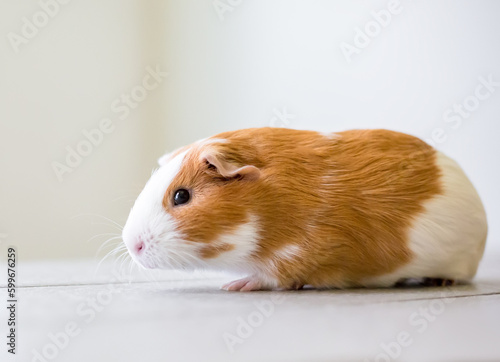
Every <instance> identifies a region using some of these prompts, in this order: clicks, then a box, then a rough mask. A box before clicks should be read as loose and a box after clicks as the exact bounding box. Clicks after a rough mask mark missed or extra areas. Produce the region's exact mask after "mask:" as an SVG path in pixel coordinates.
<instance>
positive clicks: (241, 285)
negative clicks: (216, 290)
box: [221, 276, 269, 292]
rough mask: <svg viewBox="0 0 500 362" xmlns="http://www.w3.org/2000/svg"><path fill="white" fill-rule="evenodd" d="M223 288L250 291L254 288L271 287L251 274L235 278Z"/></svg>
mask: <svg viewBox="0 0 500 362" xmlns="http://www.w3.org/2000/svg"><path fill="white" fill-rule="evenodd" d="M221 289H224V290H228V291H240V292H250V291H252V290H262V289H269V288H266V286H265V285H264V283H262V281H261V280H259V279H258V278H257V277H255V276H250V277H246V278H242V279H238V280H233V281H232V282H230V283H227V284H224V285H223V286H222V287H221Z"/></svg>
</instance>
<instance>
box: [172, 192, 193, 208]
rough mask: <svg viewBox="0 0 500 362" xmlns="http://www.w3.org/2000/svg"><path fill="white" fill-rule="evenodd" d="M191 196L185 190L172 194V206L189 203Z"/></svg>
mask: <svg viewBox="0 0 500 362" xmlns="http://www.w3.org/2000/svg"><path fill="white" fill-rule="evenodd" d="M190 198H191V195H190V194H189V191H188V190H186V189H179V190H177V191H175V192H174V205H182V204H185V203H186V202H188V201H189V199H190Z"/></svg>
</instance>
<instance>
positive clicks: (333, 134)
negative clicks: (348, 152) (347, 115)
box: [320, 132, 342, 140]
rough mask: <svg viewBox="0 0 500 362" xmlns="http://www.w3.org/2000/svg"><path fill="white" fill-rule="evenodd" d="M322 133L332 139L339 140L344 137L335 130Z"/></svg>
mask: <svg viewBox="0 0 500 362" xmlns="http://www.w3.org/2000/svg"><path fill="white" fill-rule="evenodd" d="M320 134H321V135H322V136H324V137H326V138H328V139H331V140H338V139H341V138H342V136H341V135H339V134H337V133H334V132H320Z"/></svg>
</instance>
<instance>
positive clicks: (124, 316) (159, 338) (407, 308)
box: [0, 255, 500, 362]
mask: <svg viewBox="0 0 500 362" xmlns="http://www.w3.org/2000/svg"><path fill="white" fill-rule="evenodd" d="M95 269H96V263H95V262H94V261H78V262H66V263H61V262H43V263H24V264H21V265H19V266H18V275H19V282H18V283H19V286H18V290H17V294H18V299H19V305H18V310H17V313H18V321H19V326H18V331H17V333H18V337H17V338H18V341H17V343H18V355H17V357H16V358H17V359H13V358H11V357H12V356H10V355H9V354H7V352H6V348H5V343H4V342H3V341H2V343H1V345H2V346H3V347H2V351H1V352H0V356H1V358H0V360H1V361H14V360H15V361H22V362H25V361H38V362H41V361H64V362H66V361H67V362H80V361H134V362H135V361H148V362H153V361H196V362H199V361H217V362H219V361H220V362H223V361H307V362H310V361H311V362H327V361H370V362H371V361H377V362H380V361H396V360H397V361H450V362H451V361H500V255H486V257H485V260H484V261H483V264H482V266H481V268H480V271H479V274H478V276H477V278H476V281H475V283H474V284H472V285H467V286H456V287H443V288H404V289H403V288H397V289H378V290H366V289H357V290H329V291H316V290H303V291H293V292H251V293H238V292H225V291H221V290H219V286H220V285H221V284H222V283H223V282H225V281H228V280H229V279H230V277H227V276H225V277H224V276H221V275H203V274H199V273H198V274H188V275H186V274H182V273H178V272H167V273H161V274H157V275H155V278H156V279H157V280H156V281H153V280H151V278H152V276H146V275H138V274H134V276H133V277H132V280H133V281H132V282H129V281H128V280H127V278H124V277H123V275H120V274H118V273H113V272H112V270H113V269H112V265H111V264H107V265H103V266H102V267H101V268H100V269H99V271H98V272H97V274H96V275H94V274H95ZM0 270H2V271H3V270H6V268H5V267H4V265H1V269H0ZM2 273H3V272H2ZM127 273H128V272H127ZM127 273H124V274H127ZM115 274H116V275H115ZM2 279H3V280H2V281H1V282H0V286H1V288H2V289H1V290H2V296H3V299H4V300H6V299H7V298H6V289H5V279H6V278H5V277H4V278H2ZM0 315H1V320H0V325H1V326H2V327H1V328H2V336H6V334H7V330H6V324H7V318H8V317H7V314H6V308H4V307H2V308H1V314H0ZM3 338H4V340H6V337H3ZM37 354H39V355H38V356H39V357H35V356H37ZM5 356H6V357H5ZM4 357H5V358H4Z"/></svg>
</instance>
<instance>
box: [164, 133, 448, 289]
mask: <svg viewBox="0 0 500 362" xmlns="http://www.w3.org/2000/svg"><path fill="white" fill-rule="evenodd" d="M212 139H223V140H227V142H214V143H207V144H203V143H201V144H200V145H196V144H195V145H193V146H192V147H191V148H190V149H189V151H188V153H187V155H186V157H185V159H184V164H183V166H182V168H181V171H180V172H179V174H178V175H177V176H176V177H175V178H174V180H173V182H172V183H171V184H170V186H169V187H168V190H167V192H166V193H165V196H164V200H163V207H164V208H165V209H166V211H167V212H169V213H170V214H171V215H173V217H174V218H175V219H176V220H177V222H178V223H179V225H180V226H179V227H180V229H181V231H182V232H183V233H184V235H185V236H186V237H187V239H188V240H191V241H194V242H199V243H203V244H204V245H205V247H204V249H203V250H205V251H203V252H202V255H201V256H202V257H204V258H215V257H217V256H218V255H219V254H220V253H223V252H225V251H227V250H229V248H230V246H224V245H213V244H211V243H214V242H215V241H216V240H217V238H218V237H219V236H220V235H222V234H225V233H230V232H231V231H233V230H235V228H236V227H238V226H239V225H241V224H242V223H244V222H245V221H247V220H248V216H249V214H252V215H256V216H257V218H258V222H259V227H260V237H261V238H260V240H259V248H258V249H257V251H256V252H255V254H254V255H252V260H251V261H249V262H251V263H254V264H255V266H256V268H259V269H262V270H263V272H265V273H269V274H272V275H270V276H272V277H275V278H277V279H278V280H279V284H280V286H282V287H292V286H294V285H303V284H311V285H314V286H317V287H326V286H330V287H331V286H336V287H344V286H357V285H361V284H362V280H363V279H364V278H366V277H373V276H377V275H382V274H385V273H390V272H392V271H394V270H396V269H397V268H398V267H400V266H402V265H404V264H405V263H407V262H409V261H410V260H411V258H412V255H411V252H410V250H409V248H408V245H407V232H408V229H409V226H410V224H411V222H412V220H413V219H414V218H415V217H416V216H417V214H418V213H419V212H421V211H422V205H423V203H424V202H425V201H426V200H428V199H430V198H432V197H433V196H434V195H437V194H439V193H440V192H441V186H440V183H439V177H440V175H439V170H438V168H437V166H436V165H435V151H434V150H433V149H432V148H431V147H430V146H428V145H427V144H426V143H424V142H423V141H421V140H419V139H417V138H415V137H412V136H409V135H406V134H402V133H397V132H392V131H387V130H353V131H346V132H340V133H337V137H327V136H324V135H321V134H319V133H317V132H313V131H298V130H291V129H283V128H256V129H247V130H239V131H234V132H225V133H221V134H219V135H216V136H214V137H212ZM184 149H185V148H184ZM206 153H209V154H212V155H216V156H215V157H217V159H218V160H219V162H221V163H222V164H225V165H231V167H232V169H237V168H240V167H243V166H255V167H256V168H258V169H259V170H260V174H257V175H258V176H257V177H244V176H245V175H243V174H242V175H239V177H227V175H226V177H224V175H221V174H220V173H219V172H217V170H214V169H213V168H209V167H208V166H207V163H206V162H205V160H204V158H203V155H204V154H206ZM237 176H238V175H237ZM180 187H183V188H187V189H190V190H191V192H192V199H191V201H190V203H189V204H187V205H183V207H175V208H174V207H173V205H172V201H171V200H172V195H173V193H174V192H175V190H177V189H178V188H180ZM235 242H237V240H236V241H235ZM289 245H295V246H297V247H298V250H300V255H297V256H292V257H287V258H284V257H281V256H280V254H279V251H280V250H283V248H284V247H286V246H289Z"/></svg>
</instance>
